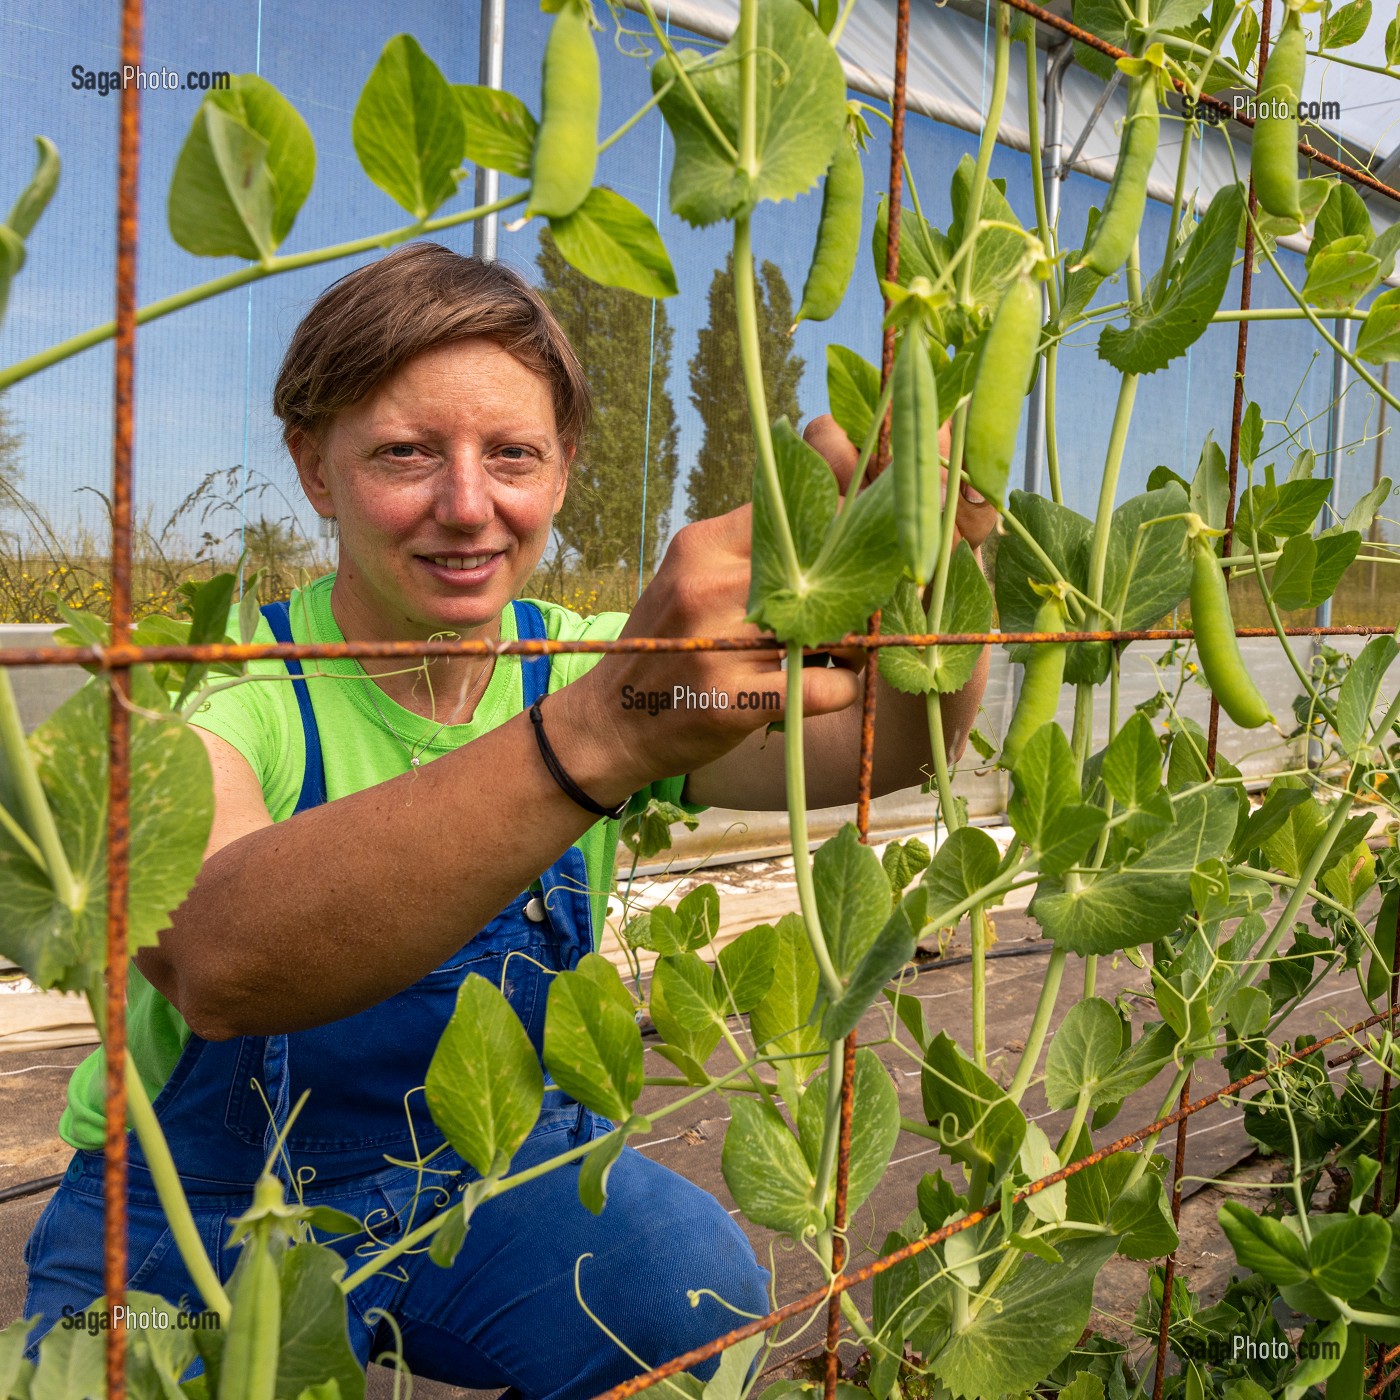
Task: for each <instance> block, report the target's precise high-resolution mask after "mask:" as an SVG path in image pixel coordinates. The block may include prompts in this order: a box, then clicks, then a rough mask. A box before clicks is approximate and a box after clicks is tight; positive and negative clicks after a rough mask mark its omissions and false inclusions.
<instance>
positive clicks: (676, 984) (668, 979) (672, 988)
mask: <svg viewBox="0 0 1400 1400" xmlns="http://www.w3.org/2000/svg"><path fill="white" fill-rule="evenodd" d="M722 1015H723V1012H722V1009H721V1007H720V1004H719V1001H718V998H717V997H716V995H715V983H714V973H713V971H712V970H711V968H710V967H709V966H708V964H706V963H704V962H702V961H701V960H700V958H699V957H698V956H697V955H696V954H694V953H678V954H671V955H669V956H667V957H664V958H660V959H658V960H657V964H656V970H655V971H654V972H653V973H652V980H651V1019H652V1020H653V1021H654V1022H655V1023H656V1029H657V1030H659V1031H660V1032H661V1034H662V1035H663V1036H664V1037H665V1038H666V1039H667V1040H668V1041H671V1042H673V1043H675V1044H679V1045H682V1048H684V1042H685V1038H686V1036H687V1035H688V1036H692V1037H696V1036H699V1037H705V1038H706V1039H708V1035H709V1032H710V1031H711V1029H713V1030H714V1036H715V1042H716V1043H717V1042H718V1040H719V1023H720V1020H721V1018H722ZM713 1049H714V1044H711V1045H710V1047H709V1050H713ZM709 1050H706V1051H705V1055H708V1054H709ZM687 1053H690V1052H689V1051H687ZM695 1058H696V1059H703V1057H702V1056H698V1055H697V1056H695Z"/></svg>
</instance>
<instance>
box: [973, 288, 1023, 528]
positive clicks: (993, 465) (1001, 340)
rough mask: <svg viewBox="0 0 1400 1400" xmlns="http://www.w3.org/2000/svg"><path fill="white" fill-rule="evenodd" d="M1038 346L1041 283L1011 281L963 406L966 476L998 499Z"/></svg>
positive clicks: (1003, 494)
mask: <svg viewBox="0 0 1400 1400" xmlns="http://www.w3.org/2000/svg"><path fill="white" fill-rule="evenodd" d="M1039 347H1040V286H1039V284H1038V283H1037V282H1036V280H1035V279H1034V278H1033V277H1030V276H1021V277H1018V278H1017V279H1016V280H1015V281H1014V282H1012V283H1011V285H1010V286H1009V287H1007V289H1006V293H1005V295H1004V296H1003V297H1002V299H1001V305H1000V306H999V307H997V313H996V316H995V317H994V318H993V319H992V328H991V330H989V331H988V332H987V340H986V344H985V345H984V346H983V347H982V358H981V361H980V362H979V364H978V366H977V378H976V379H975V380H974V381H973V386H972V404H971V406H970V407H969V408H968V412H967V446H966V448H965V449H964V454H963V469H964V470H965V471H966V472H967V479H968V480H969V481H970V482H971V483H972V484H973V485H974V486H975V487H976V488H977V489H978V490H979V491H980V492H981V493H982V494H983V495H984V496H985V497H986V498H987V499H988V500H989V501H993V502H995V503H996V504H997V505H1001V504H1002V503H1003V502H1004V501H1005V499H1006V483H1007V480H1008V479H1009V477H1010V475H1011V459H1012V457H1013V456H1015V454H1016V437H1017V434H1018V433H1019V432H1020V429H1021V407H1022V404H1023V402H1024V400H1025V397H1026V386H1027V385H1028V384H1029V383H1030V379H1031V371H1032V370H1033V369H1034V368H1035V357H1036V352H1037V350H1038V349H1039Z"/></svg>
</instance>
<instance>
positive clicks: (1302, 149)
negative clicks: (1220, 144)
mask: <svg viewBox="0 0 1400 1400" xmlns="http://www.w3.org/2000/svg"><path fill="white" fill-rule="evenodd" d="M1001 3H1002V4H1003V5H1010V6H1011V8H1012V9H1014V10H1020V11H1021V13H1022V14H1026V15H1029V16H1030V17H1031V18H1032V19H1033V20H1035V21H1036V22H1037V23H1039V24H1043V25H1046V26H1047V27H1048V28H1050V29H1058V30H1059V31H1060V32H1061V33H1062V34H1068V35H1069V36H1070V38H1072V39H1074V40H1076V41H1077V42H1078V43H1081V44H1083V45H1085V46H1086V47H1087V48H1091V49H1095V50H1097V52H1099V53H1101V54H1105V55H1106V56H1107V57H1109V58H1113V59H1118V58H1128V57H1131V55H1130V54H1129V53H1128V51H1127V49H1120V48H1119V47H1118V46H1117V45H1116V44H1110V43H1109V42H1108V40H1107V39H1100V38H1099V36H1098V35H1097V34H1091V33H1090V32H1089V31H1088V30H1087V29H1081V28H1080V27H1079V26H1078V25H1077V24H1074V23H1073V22H1072V21H1070V20H1067V19H1061V17H1060V16H1059V15H1057V14H1055V13H1054V12H1053V11H1051V10H1047V9H1045V8H1044V7H1043V6H1041V5H1037V4H1035V3H1034V0H1001ZM1260 28H1261V29H1263V30H1264V34H1263V36H1262V37H1263V38H1264V39H1265V40H1266V41H1267V37H1268V35H1267V29H1266V28H1265V26H1263V25H1261V26H1260ZM1260 68H1261V69H1262V68H1263V64H1262V62H1261V64H1260ZM1172 85H1173V86H1174V87H1175V88H1176V90H1177V91H1178V92H1184V91H1185V90H1186V84H1185V83H1183V82H1182V81H1181V80H1180V79H1179V78H1173V79H1172ZM1197 106H1199V107H1208V108H1210V110H1211V111H1213V112H1217V113H1218V114H1219V115H1220V116H1222V117H1228V118H1229V119H1230V120H1231V121H1232V122H1236V123H1238V124H1239V125H1240V126H1247V127H1253V125H1254V118H1253V117H1249V116H1245V115H1244V114H1243V113H1237V112H1236V111H1235V109H1234V107H1233V106H1232V105H1231V104H1230V103H1229V102H1222V101H1221V100H1220V98H1218V97H1211V96H1210V95H1209V94H1208V93H1202V94H1201V96H1200V97H1199V99H1197ZM1298 154H1299V155H1300V156H1302V157H1303V158H1304V159H1305V160H1310V161H1314V162H1316V164H1318V165H1324V166H1326V167H1327V169H1328V170H1334V171H1336V172H1337V174H1339V175H1345V176H1346V177H1347V179H1349V180H1354V181H1355V182H1356V183H1357V184H1358V185H1365V186H1366V188H1367V189H1369V190H1375V192H1376V193H1377V194H1383V195H1385V196H1386V198H1387V199H1393V200H1396V201H1400V190H1397V189H1393V188H1392V187H1391V186H1390V185H1387V184H1385V183H1383V182H1382V181H1380V180H1378V179H1377V178H1376V177H1375V176H1374V175H1372V174H1371V173H1370V171H1368V170H1362V169H1361V168H1360V167H1359V166H1355V165H1348V164H1347V163H1346V161H1344V160H1338V159H1337V158H1336V156H1329V155H1328V154H1327V153H1326V152H1325V151H1319V150H1318V149H1317V147H1315V146H1311V145H1309V144H1308V143H1307V142H1306V141H1299V142H1298Z"/></svg>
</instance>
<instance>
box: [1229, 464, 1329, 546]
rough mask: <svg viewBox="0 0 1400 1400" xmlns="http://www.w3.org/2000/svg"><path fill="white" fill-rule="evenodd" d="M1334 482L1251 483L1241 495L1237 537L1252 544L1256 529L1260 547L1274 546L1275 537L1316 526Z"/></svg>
mask: <svg viewBox="0 0 1400 1400" xmlns="http://www.w3.org/2000/svg"><path fill="white" fill-rule="evenodd" d="M1330 490H1331V482H1330V481H1328V479H1327V478H1326V477H1319V478H1317V479H1316V480H1312V479H1309V480H1305V481H1285V482H1284V483H1283V485H1281V486H1274V487H1272V488H1271V487H1270V486H1269V485H1268V484H1265V485H1263V486H1251V487H1250V489H1249V490H1248V491H1247V492H1244V493H1243V494H1242V495H1241V497H1240V510H1239V514H1238V515H1237V516H1236V517H1235V538H1236V539H1237V540H1239V541H1240V542H1241V543H1242V544H1249V543H1251V535H1252V532H1255V531H1257V532H1258V535H1259V547H1260V549H1272V548H1273V546H1274V541H1275V539H1276V538H1277V539H1287V538H1288V537H1289V536H1291V535H1301V534H1304V533H1306V532H1307V531H1309V530H1311V529H1312V525H1313V521H1314V520H1316V519H1317V513H1318V511H1320V510H1321V509H1322V507H1323V506H1324V505H1325V504H1326V502H1327V497H1328V495H1329V494H1330Z"/></svg>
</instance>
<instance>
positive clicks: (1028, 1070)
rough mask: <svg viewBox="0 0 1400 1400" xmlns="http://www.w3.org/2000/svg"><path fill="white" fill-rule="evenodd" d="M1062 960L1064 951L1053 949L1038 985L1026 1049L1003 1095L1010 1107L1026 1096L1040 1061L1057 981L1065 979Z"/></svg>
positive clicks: (1052, 1010)
mask: <svg viewBox="0 0 1400 1400" xmlns="http://www.w3.org/2000/svg"><path fill="white" fill-rule="evenodd" d="M1065 957H1066V954H1065V950H1064V949H1063V948H1060V947H1056V948H1055V950H1054V951H1053V952H1052V953H1051V954H1050V961H1049V962H1048V963H1047V964H1046V966H1045V980H1044V981H1043V982H1042V983H1041V984H1040V996H1039V997H1038V998H1037V999H1036V1003H1035V1015H1034V1016H1032V1017H1031V1028H1030V1030H1028V1031H1027V1032H1026V1048H1025V1049H1024V1050H1023V1051H1021V1062H1020V1064H1018V1065H1017V1066H1016V1073H1015V1074H1014V1075H1013V1076H1012V1079H1011V1087H1010V1088H1009V1089H1007V1091H1006V1093H1007V1096H1008V1097H1009V1098H1010V1099H1011V1101H1012V1103H1020V1102H1021V1095H1022V1094H1024V1093H1025V1092H1026V1086H1027V1085H1028V1084H1029V1083H1030V1082H1031V1076H1032V1075H1033V1074H1034V1073H1035V1067H1036V1064H1037V1063H1038V1062H1039V1060H1040V1050H1041V1047H1042V1046H1043V1045H1044V1044H1045V1035H1046V1032H1047V1031H1048V1030H1049V1029H1050V1017H1051V1016H1052V1015H1053V1014H1054V1011H1055V1002H1056V1000H1057V999H1058V998H1059V995H1060V979H1061V978H1062V977H1063V976H1064V975H1065Z"/></svg>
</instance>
